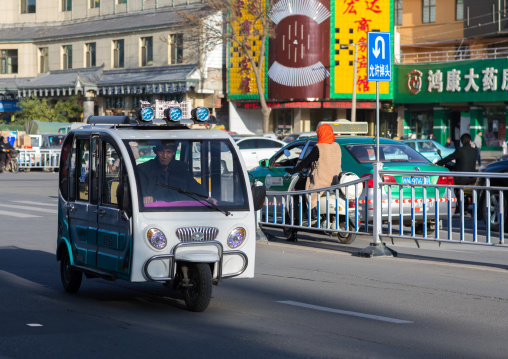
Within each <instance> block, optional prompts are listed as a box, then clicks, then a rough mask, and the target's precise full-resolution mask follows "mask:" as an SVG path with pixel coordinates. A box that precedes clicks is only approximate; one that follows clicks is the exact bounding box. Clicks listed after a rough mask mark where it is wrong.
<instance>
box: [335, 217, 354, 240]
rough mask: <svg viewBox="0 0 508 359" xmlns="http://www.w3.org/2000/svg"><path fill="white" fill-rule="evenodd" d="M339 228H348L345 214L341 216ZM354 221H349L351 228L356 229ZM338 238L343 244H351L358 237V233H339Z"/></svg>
mask: <svg viewBox="0 0 508 359" xmlns="http://www.w3.org/2000/svg"><path fill="white" fill-rule="evenodd" d="M339 228H340V229H342V230H346V218H345V216H339ZM354 228H355V227H354V223H352V222H351V221H350V222H349V230H352V229H354ZM337 239H338V240H339V242H340V243H342V244H351V243H353V242H354V241H355V239H356V234H354V233H340V232H338V233H337Z"/></svg>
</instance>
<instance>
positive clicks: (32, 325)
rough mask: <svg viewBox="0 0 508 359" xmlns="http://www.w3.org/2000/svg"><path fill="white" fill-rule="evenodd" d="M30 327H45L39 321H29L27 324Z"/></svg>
mask: <svg viewBox="0 0 508 359" xmlns="http://www.w3.org/2000/svg"><path fill="white" fill-rule="evenodd" d="M27 325H28V326H29V327H43V325H42V324H39V323H28V324H27Z"/></svg>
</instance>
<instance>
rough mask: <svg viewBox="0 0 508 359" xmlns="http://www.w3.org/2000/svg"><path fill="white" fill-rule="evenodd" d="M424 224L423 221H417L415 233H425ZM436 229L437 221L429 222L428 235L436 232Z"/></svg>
mask: <svg viewBox="0 0 508 359" xmlns="http://www.w3.org/2000/svg"><path fill="white" fill-rule="evenodd" d="M423 225H424V224H423V222H419V223H416V226H415V234H423ZM435 230H436V226H435V222H427V235H429V234H432V233H434V231H435Z"/></svg>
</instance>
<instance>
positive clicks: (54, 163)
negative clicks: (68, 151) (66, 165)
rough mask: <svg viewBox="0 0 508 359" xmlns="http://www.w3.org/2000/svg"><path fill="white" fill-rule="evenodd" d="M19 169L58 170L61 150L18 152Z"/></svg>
mask: <svg viewBox="0 0 508 359" xmlns="http://www.w3.org/2000/svg"><path fill="white" fill-rule="evenodd" d="M18 151H19V154H18V158H17V160H18V163H19V168H20V169H23V170H27V169H28V170H30V169H32V168H33V169H48V170H54V169H57V168H58V166H59V165H60V150H32V149H20V150H18Z"/></svg>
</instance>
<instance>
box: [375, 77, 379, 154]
mask: <svg viewBox="0 0 508 359" xmlns="http://www.w3.org/2000/svg"><path fill="white" fill-rule="evenodd" d="M376 161H377V162H379V81H376Z"/></svg>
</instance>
